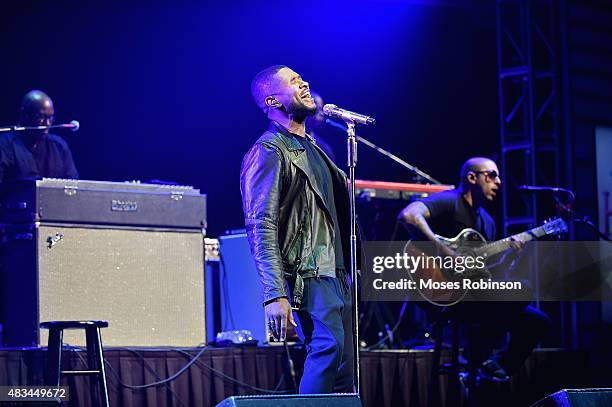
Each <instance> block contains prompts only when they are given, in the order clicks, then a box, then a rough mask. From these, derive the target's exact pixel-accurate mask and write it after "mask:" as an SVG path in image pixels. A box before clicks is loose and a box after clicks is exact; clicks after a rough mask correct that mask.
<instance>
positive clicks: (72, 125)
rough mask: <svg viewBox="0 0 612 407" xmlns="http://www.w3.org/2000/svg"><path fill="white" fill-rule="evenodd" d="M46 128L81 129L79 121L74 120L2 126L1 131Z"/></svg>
mask: <svg viewBox="0 0 612 407" xmlns="http://www.w3.org/2000/svg"><path fill="white" fill-rule="evenodd" d="M46 129H70V130H72V131H77V130H78V129H79V122H77V121H76V120H73V121H72V122H70V123H68V124H53V125H51V126H7V127H0V133H6V132H8V131H27V130H46Z"/></svg>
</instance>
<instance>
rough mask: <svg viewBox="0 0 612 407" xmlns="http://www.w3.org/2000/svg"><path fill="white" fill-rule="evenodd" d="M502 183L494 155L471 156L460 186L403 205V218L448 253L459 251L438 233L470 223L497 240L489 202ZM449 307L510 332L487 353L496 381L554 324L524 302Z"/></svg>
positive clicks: (452, 232) (490, 329)
mask: <svg viewBox="0 0 612 407" xmlns="http://www.w3.org/2000/svg"><path fill="white" fill-rule="evenodd" d="M500 185H501V179H500V178H499V169H498V168H497V164H495V162H494V161H493V160H491V159H489V158H485V157H473V158H470V159H469V160H467V161H466V162H465V163H464V164H463V166H462V167H461V173H460V183H459V188H458V189H457V190H451V191H444V192H440V193H437V194H433V195H430V196H429V197H427V198H425V199H422V200H420V201H416V202H413V203H411V204H410V205H408V206H407V207H406V208H404V210H403V211H402V212H401V213H400V215H399V219H400V220H401V221H403V222H405V223H406V224H407V225H408V226H409V229H410V230H412V231H413V234H416V235H417V236H419V237H424V238H425V239H427V240H430V241H432V242H433V243H435V244H436V245H437V246H438V248H439V250H440V251H441V252H442V253H444V254H445V255H455V253H454V252H453V251H452V250H451V249H449V248H448V247H447V246H444V245H442V244H441V243H440V242H439V241H438V239H437V238H436V236H435V235H436V234H437V235H439V236H444V237H448V238H451V237H455V236H456V235H457V234H459V232H461V231H462V230H463V229H465V228H472V229H475V230H477V231H479V232H480V233H481V234H482V235H483V236H484V237H485V238H486V239H487V241H492V240H495V239H496V232H495V222H494V221H493V218H492V217H491V216H490V215H489V214H488V213H487V211H486V210H485V208H484V205H485V204H486V203H487V202H492V201H493V200H494V199H495V196H496V195H497V192H498V190H499V187H500ZM513 246H514V247H513V248H514V249H519V248H520V243H519V242H515V243H514V244H513ZM448 310H449V314H448V315H449V316H450V317H454V318H457V319H459V320H465V321H469V322H476V323H479V324H480V325H481V326H482V328H483V330H484V332H483V335H485V336H487V337H491V338H493V337H495V336H498V335H497V334H499V333H503V332H506V331H509V332H510V334H511V340H510V342H509V343H508V346H507V347H506V348H505V349H503V350H502V351H500V352H499V353H497V354H496V355H494V356H492V357H490V358H488V359H486V360H485V361H484V362H483V363H482V365H481V368H480V374H481V377H482V378H485V379H491V380H494V381H506V380H508V379H509V378H510V376H511V375H512V374H513V373H515V372H516V371H517V369H518V368H520V367H521V366H522V364H523V362H524V361H525V359H526V358H527V357H528V356H529V354H530V353H531V351H532V350H533V348H534V347H535V346H536V344H537V343H538V342H539V341H540V340H541V339H542V338H543V337H544V335H545V334H546V333H547V331H548V330H549V329H550V319H549V318H548V316H547V315H546V314H544V313H542V312H541V311H539V310H537V309H535V308H533V307H531V306H530V305H528V304H526V303H523V302H487V303H479V302H467V303H465V302H464V303H461V304H458V305H455V306H451V307H449V308H448ZM478 362H479V361H478Z"/></svg>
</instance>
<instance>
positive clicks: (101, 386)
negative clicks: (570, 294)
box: [40, 321, 109, 407]
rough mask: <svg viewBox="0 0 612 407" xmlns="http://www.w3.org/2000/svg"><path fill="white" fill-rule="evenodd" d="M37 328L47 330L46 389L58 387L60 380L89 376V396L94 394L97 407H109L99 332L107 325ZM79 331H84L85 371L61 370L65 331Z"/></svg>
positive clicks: (61, 324) (61, 323) (63, 323)
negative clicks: (69, 377) (85, 347)
mask: <svg viewBox="0 0 612 407" xmlns="http://www.w3.org/2000/svg"><path fill="white" fill-rule="evenodd" d="M40 327H41V328H44V329H48V330H49V343H48V345H47V369H46V372H45V385H46V386H54V387H56V386H59V385H60V383H61V380H62V376H63V375H65V376H91V379H92V380H90V382H89V383H90V386H91V396H92V397H94V395H96V394H97V396H98V397H97V398H98V405H99V406H101V407H109V402H108V386H107V384H106V372H105V369H104V355H103V349H102V338H101V335H100V328H106V327H108V321H46V322H41V323H40ZM65 329H82V330H83V331H85V338H86V344H87V369H86V370H63V369H62V350H63V347H64V330H65Z"/></svg>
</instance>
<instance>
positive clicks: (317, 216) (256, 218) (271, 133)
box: [240, 66, 354, 393]
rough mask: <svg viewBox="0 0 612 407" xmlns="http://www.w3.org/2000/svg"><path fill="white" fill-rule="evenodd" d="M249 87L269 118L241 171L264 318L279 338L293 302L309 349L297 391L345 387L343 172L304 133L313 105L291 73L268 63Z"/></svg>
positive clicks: (348, 374) (349, 361)
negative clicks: (266, 128) (261, 290)
mask: <svg viewBox="0 0 612 407" xmlns="http://www.w3.org/2000/svg"><path fill="white" fill-rule="evenodd" d="M251 93H252V95H253V98H254V100H255V103H256V104H257V106H259V108H261V109H262V110H263V112H264V113H265V114H266V115H267V117H268V118H269V119H270V126H269V128H268V130H267V131H266V132H265V133H264V134H263V135H262V136H261V137H260V138H259V140H257V141H256V142H255V144H254V145H253V147H252V148H251V149H250V150H249V151H248V152H247V153H246V155H245V157H244V160H243V162H242V169H241V173H240V187H241V192H242V204H243V209H244V216H245V223H246V229H247V234H248V239H249V244H250V247H251V253H252V254H253V258H254V260H255V265H256V267H257V271H258V273H259V276H260V280H261V285H262V288H263V301H264V307H265V315H266V321H267V323H268V326H269V328H270V331H271V332H272V333H273V335H274V337H275V338H276V339H277V340H280V341H284V340H285V335H286V330H287V324H288V323H291V324H295V323H294V319H293V315H292V307H293V308H294V309H296V315H297V320H298V323H299V325H298V326H297V332H298V335H300V337H301V338H302V340H303V341H304V344H305V345H306V349H307V357H306V362H305V365H304V375H303V377H302V381H301V383H300V393H330V392H352V391H353V381H354V380H353V338H352V334H351V332H352V316H351V315H352V313H351V303H352V301H351V294H350V290H349V287H348V279H347V269H348V268H349V266H350V242H349V236H350V224H349V216H348V213H349V208H348V204H349V199H348V198H349V196H348V188H347V178H346V175H345V174H344V173H343V172H342V171H341V170H339V169H338V167H336V165H335V164H334V163H333V162H332V161H331V160H330V159H329V157H327V155H326V154H325V153H323V151H322V150H321V149H320V148H319V147H318V146H317V145H316V144H315V142H314V140H313V139H312V138H311V137H310V136H309V135H308V134H306V130H305V121H306V118H307V117H309V116H312V115H313V114H314V113H315V112H316V110H317V108H316V105H315V102H314V100H313V99H312V96H311V94H310V88H309V86H308V83H307V82H306V81H304V80H303V79H302V77H301V76H300V75H299V74H297V73H296V72H294V71H293V70H291V69H290V68H288V67H286V66H272V67H270V68H267V69H265V70H263V71H261V72H260V73H258V74H257V75H256V76H255V78H254V79H253V82H252V84H251Z"/></svg>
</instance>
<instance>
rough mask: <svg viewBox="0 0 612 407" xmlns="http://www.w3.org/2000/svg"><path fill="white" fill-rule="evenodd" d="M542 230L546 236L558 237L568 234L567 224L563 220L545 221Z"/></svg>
mask: <svg viewBox="0 0 612 407" xmlns="http://www.w3.org/2000/svg"><path fill="white" fill-rule="evenodd" d="M542 229H543V230H544V233H545V234H546V235H558V234H561V233H565V232H567V223H565V221H564V220H563V219H561V218H554V219H550V220H547V221H544V224H543V225H542Z"/></svg>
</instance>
